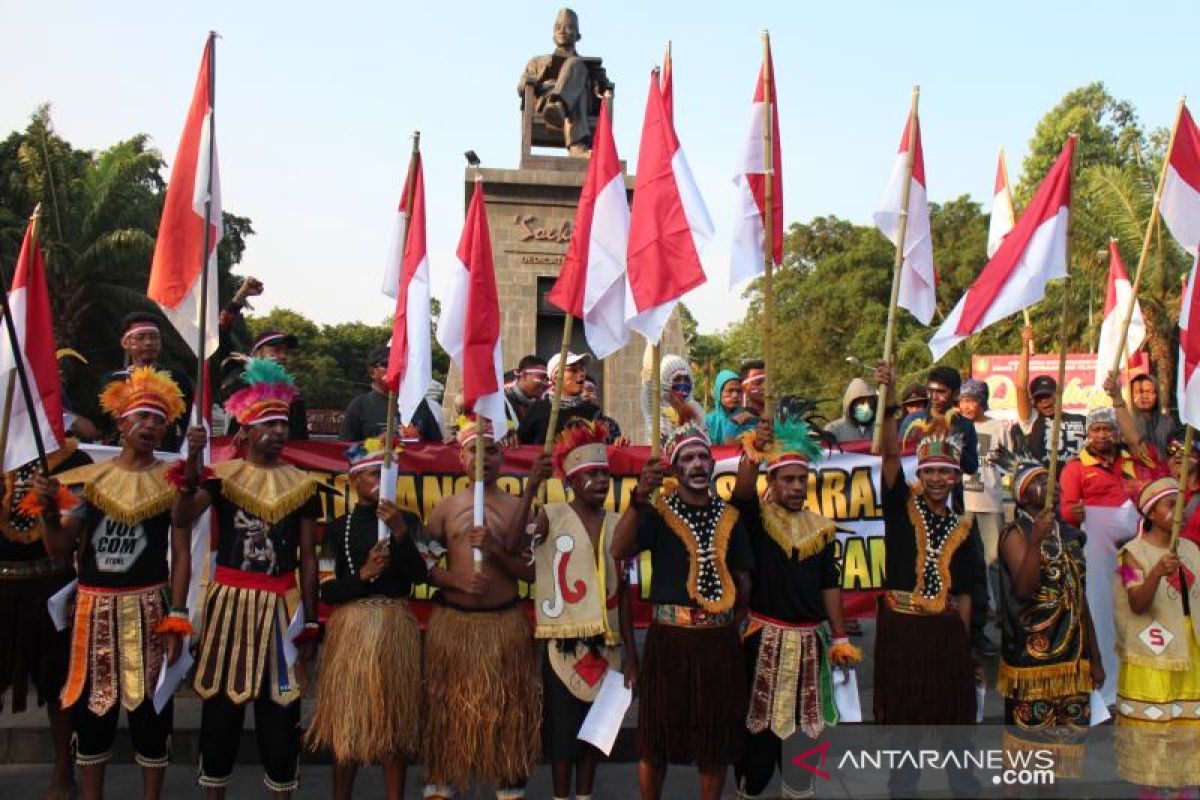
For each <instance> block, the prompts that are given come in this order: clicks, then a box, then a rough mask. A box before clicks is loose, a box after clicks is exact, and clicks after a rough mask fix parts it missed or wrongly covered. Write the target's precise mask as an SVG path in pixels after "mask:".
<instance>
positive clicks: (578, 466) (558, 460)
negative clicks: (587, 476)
mask: <svg viewBox="0 0 1200 800" xmlns="http://www.w3.org/2000/svg"><path fill="white" fill-rule="evenodd" d="M607 441H608V424H607V423H606V422H605V421H604V420H596V421H594V422H589V421H587V420H583V419H574V420H571V422H570V423H568V424H567V426H566V427H564V428H563V429H562V431H561V432H560V433H559V434H558V436H557V437H555V439H554V469H555V470H556V471H557V472H558V473H559V474H560V475H562V476H563V477H564V478H569V477H571V476H572V475H574V474H575V473H576V472H579V471H580V470H582V469H588V468H589V467H604V468H605V469H607V468H608V447H607V446H606V445H605V442H607Z"/></svg>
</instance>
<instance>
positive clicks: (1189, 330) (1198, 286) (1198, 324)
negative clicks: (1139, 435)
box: [1176, 259, 1200, 428]
mask: <svg viewBox="0 0 1200 800" xmlns="http://www.w3.org/2000/svg"><path fill="white" fill-rule="evenodd" d="M1197 271H1200V259H1197V261H1196V263H1195V264H1193V265H1192V271H1191V274H1189V275H1188V281H1187V289H1186V290H1185V291H1184V293H1183V308H1182V309H1181V310H1180V312H1179V385H1178V386H1177V387H1176V395H1177V396H1178V399H1179V419H1180V421H1181V422H1183V423H1185V424H1187V425H1191V426H1192V427H1193V428H1195V427H1198V426H1200V372H1198V371H1197V367H1200V282H1198V281H1197V280H1196V273H1197ZM1193 318H1194V319H1193Z"/></svg>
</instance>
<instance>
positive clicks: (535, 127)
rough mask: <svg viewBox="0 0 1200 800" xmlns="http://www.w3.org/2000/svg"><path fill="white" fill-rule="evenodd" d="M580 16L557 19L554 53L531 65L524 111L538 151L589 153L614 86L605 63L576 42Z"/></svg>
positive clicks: (523, 88) (522, 90)
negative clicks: (605, 97)
mask: <svg viewBox="0 0 1200 800" xmlns="http://www.w3.org/2000/svg"><path fill="white" fill-rule="evenodd" d="M581 38H583V37H582V36H581V35H580V34H579V17H578V16H576V14H575V12H574V11H572V10H571V9H569V8H564V9H561V10H559V12H558V16H557V17H556V18H555V20H554V52H553V53H551V54H549V55H544V56H535V57H534V58H531V59H529V63H528V64H526V65H525V71H524V72H523V73H521V81H520V83H519V84H517V94H518V95H520V96H521V108H522V109H523V110H524V112H525V113H524V125H525V126H526V131H525V139H526V141H527V142H528V144H529V145H531V146H535V147H566V148H567V149H568V151H570V153H571V155H580V156H582V155H587V153H588V152H590V150H591V148H592V129H593V127H594V125H595V121H596V118H597V117H598V116H599V115H600V99H601V97H603V95H604V92H605V91H607V90H609V89H611V88H612V84H610V83H609V82H608V77H607V75H606V74H605V71H604V67H602V66H601V61H602V59H600V58H595V57H591V58H589V57H584V56H580V55H579V54H578V53H577V52H576V51H575V43H576V42H578V41H579V40H580V39H581Z"/></svg>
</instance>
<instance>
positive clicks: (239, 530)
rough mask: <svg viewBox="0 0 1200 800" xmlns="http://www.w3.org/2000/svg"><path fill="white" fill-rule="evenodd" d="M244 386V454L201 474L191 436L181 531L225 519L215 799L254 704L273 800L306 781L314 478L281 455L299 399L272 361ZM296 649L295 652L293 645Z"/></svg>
mask: <svg viewBox="0 0 1200 800" xmlns="http://www.w3.org/2000/svg"><path fill="white" fill-rule="evenodd" d="M243 378H244V380H245V381H246V384H247V385H246V386H245V388H243V389H240V390H239V391H237V392H236V393H235V394H234V395H233V396H231V397H230V398H229V400H228V401H227V402H226V404H225V408H226V410H227V411H228V412H229V413H231V414H233V415H234V416H235V417H236V418H237V420H238V422H239V424H240V425H241V432H240V434H239V435H242V436H244V437H245V443H246V457H245V458H239V459H234V460H232V461H224V462H221V463H218V464H215V465H213V467H212V469H209V470H204V472H203V474H202V473H201V469H200V454H201V453H202V452H203V450H204V446H205V444H206V436H205V432H204V429H203V428H195V427H194V428H192V429H191V430H190V431H188V453H189V455H188V460H187V462H186V469H185V470H180V473H181V474H180V475H179V478H180V483H181V485H182V487H183V488H182V489H181V492H180V496H179V499H178V501H177V502H176V504H175V511H174V520H175V525H176V526H181V527H185V528H188V529H190V528H191V525H192V523H193V522H194V521H195V519H196V517H198V516H199V515H200V514H201V513H203V512H204V511H205V509H207V508H209V507H211V508H212V509H213V512H214V515H215V516H216V522H217V530H218V537H217V543H216V548H215V550H216V553H215V555H216V569H215V571H214V574H213V576H212V582H211V583H210V584H209V587H208V594H207V596H206V597H205V600H204V623H203V629H202V630H201V632H200V646H199V654H198V656H197V659H196V677H195V683H194V685H195V688H196V694H198V695H199V696H200V698H201V699H202V700H203V701H204V704H203V706H202V708H201V712H200V768H199V772H200V779H199V783H200V785H201V786H202V787H204V788H205V789H207V790H208V796H209V797H210V798H222V797H224V796H225V788H226V787H227V786H228V784H229V779H230V776H231V775H232V773H233V765H234V761H235V759H236V757H237V751H238V743H239V741H240V739H241V733H242V722H243V720H244V719H245V715H246V706H247V705H249V704H250V703H253V704H254V727H255V734H256V738H257V740H258V754H259V759H260V760H261V761H262V765H263V770H264V772H265V773H266V775H265V777H264V783H265V784H266V786H267V788H268V789H269V790H270V791H272V792H274V794H275V796H276V797H290V796H291V793H292V792H293V791H294V790H295V789H296V786H297V785H298V777H299V760H300V744H301V742H300V685H299V684H298V683H297V681H296V674H295V670H294V664H295V658H296V655H297V653H298V655H299V657H300V658H305V659H307V658H310V657H311V656H312V651H313V648H314V647H315V644H316V641H315V639H316V634H317V628H318V624H317V555H316V520H317V517H319V516H320V514H321V504H320V498H319V497H317V485H316V482H315V481H314V480H313V479H312V478H311V477H309V476H308V475H306V474H305V473H304V472H303V471H301V470H300V469H297V468H296V467H294V466H292V465H291V464H287V463H285V462H283V461H282V460H281V459H280V455H281V454H282V452H283V447H284V444H285V443H286V442H287V436H288V410H289V407H290V406H291V404H292V401H293V400H295V399H296V396H297V395H298V394H299V392H298V391H297V390H296V387H295V385H294V383H293V381H292V377H291V375H289V374H288V373H287V371H286V370H284V369H283V367H281V366H279V364H277V363H276V362H274V361H271V360H269V359H263V358H252V359H250V361H249V363H248V365H247V367H246V371H245V373H243ZM297 570H298V571H299V573H300V605H301V611H300V613H301V614H302V619H303V620H304V631H303V632H302V633H300V634H298V635H297V636H296V637H295V638H294V639H293V640H292V642H290V643H289V642H288V641H287V640H286V638H285V637H289V636H291V634H289V620H291V619H293V613H292V612H293V607H294V603H293V602H291V601H290V600H289V598H290V597H291V596H294V590H295V588H296V572H297ZM292 645H294V647H293V646H292Z"/></svg>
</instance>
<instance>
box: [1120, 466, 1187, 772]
mask: <svg viewBox="0 0 1200 800" xmlns="http://www.w3.org/2000/svg"><path fill="white" fill-rule="evenodd" d="M1178 501H1179V484H1178V483H1177V482H1176V481H1175V479H1174V478H1160V479H1158V480H1155V481H1151V482H1149V483H1147V484H1145V486H1144V487H1143V488H1142V489H1141V491H1140V492H1139V493H1138V498H1137V504H1138V510H1139V511H1140V512H1141V513H1142V516H1143V517H1144V518H1145V522H1144V523H1143V525H1142V532H1141V534H1140V535H1139V536H1138V537H1137V538H1136V539H1133V540H1132V541H1130V542H1129V543H1128V544H1126V545H1125V546H1124V547H1122V548H1121V551H1120V553H1119V554H1118V556H1117V562H1118V567H1117V575H1116V576H1115V577H1114V578H1113V581H1114V587H1113V588H1114V604H1115V611H1116V626H1117V645H1118V649H1117V653H1118V655H1119V656H1120V657H1121V668H1120V672H1119V673H1118V678H1117V736H1116V745H1117V772H1118V773H1119V774H1120V775H1121V777H1122V778H1124V779H1125V780H1127V781H1130V782H1131V783H1137V784H1141V785H1142V786H1147V787H1157V788H1164V789H1167V788H1169V789H1180V788H1185V787H1195V786H1197V785H1200V645H1198V644H1197V637H1198V636H1200V629H1198V626H1200V621H1198V620H1200V617H1198V614H1200V589H1198V588H1197V586H1196V575H1197V572H1198V571H1200V548H1197V547H1196V545H1195V544H1193V543H1192V542H1190V541H1188V540H1187V539H1180V540H1179V541H1178V542H1177V545H1176V548H1175V549H1174V550H1172V548H1171V530H1172V522H1173V517H1174V513H1175V503H1176V502H1178Z"/></svg>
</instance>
